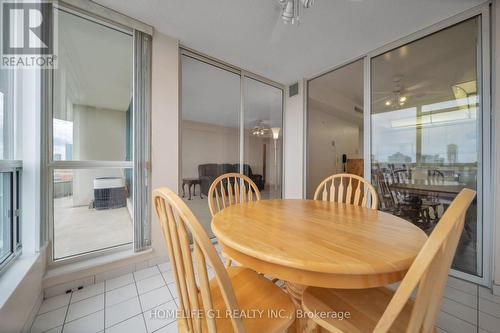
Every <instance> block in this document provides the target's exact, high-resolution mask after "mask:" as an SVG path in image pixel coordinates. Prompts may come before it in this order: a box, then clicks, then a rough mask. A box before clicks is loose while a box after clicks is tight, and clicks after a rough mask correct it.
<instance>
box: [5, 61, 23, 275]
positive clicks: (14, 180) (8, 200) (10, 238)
mask: <svg viewBox="0 0 500 333" xmlns="http://www.w3.org/2000/svg"><path fill="white" fill-rule="evenodd" d="M13 100H14V72H13V70H7V69H0V271H1V270H2V269H3V268H4V267H5V266H6V265H7V264H8V263H9V262H10V261H11V260H12V259H13V258H15V257H16V256H17V255H18V254H19V253H20V252H21V217H20V205H19V202H20V200H19V198H20V195H19V192H20V191H19V189H20V186H19V184H20V180H21V162H20V161H16V160H14V147H15V146H14V102H13Z"/></svg>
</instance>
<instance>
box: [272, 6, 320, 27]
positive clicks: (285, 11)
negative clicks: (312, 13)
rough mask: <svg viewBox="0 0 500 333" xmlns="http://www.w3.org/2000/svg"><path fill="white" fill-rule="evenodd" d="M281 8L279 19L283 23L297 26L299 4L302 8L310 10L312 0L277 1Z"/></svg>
mask: <svg viewBox="0 0 500 333" xmlns="http://www.w3.org/2000/svg"><path fill="white" fill-rule="evenodd" d="M279 3H280V5H281V6H282V12H281V19H282V20H283V22H284V23H291V24H295V23H297V24H299V8H300V5H299V3H302V6H303V7H304V8H311V6H312V5H313V4H314V0H279Z"/></svg>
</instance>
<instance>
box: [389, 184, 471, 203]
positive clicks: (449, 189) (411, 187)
mask: <svg viewBox="0 0 500 333" xmlns="http://www.w3.org/2000/svg"><path fill="white" fill-rule="evenodd" d="M389 187H390V188H393V189H398V190H403V191H405V192H408V193H411V194H419V195H427V194H429V193H435V194H443V195H444V197H446V198H451V199H453V198H454V197H455V196H456V195H457V194H458V193H459V192H460V191H461V190H463V189H464V188H465V187H466V184H463V183H459V182H456V181H448V180H444V181H437V182H430V181H425V180H413V181H411V182H408V183H393V184H390V185H389Z"/></svg>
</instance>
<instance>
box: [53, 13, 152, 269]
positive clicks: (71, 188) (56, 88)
mask: <svg viewBox="0 0 500 333" xmlns="http://www.w3.org/2000/svg"><path fill="white" fill-rule="evenodd" d="M57 10H58V11H59V13H58V20H59V21H58V28H59V37H58V38H59V66H58V68H57V69H55V70H54V71H53V78H52V113H51V119H50V120H49V121H48V122H47V123H48V124H50V128H48V129H47V132H49V133H51V136H50V142H49V143H48V145H49V147H48V151H49V154H48V158H47V160H48V183H49V184H48V187H49V189H50V199H49V200H50V201H49V203H48V205H49V219H50V221H51V228H50V229H51V238H52V260H53V261H57V260H62V259H68V258H73V257H75V256H79V257H81V256H85V255H92V254H95V253H97V252H100V251H102V250H108V249H114V248H117V247H126V248H132V244H134V245H135V249H136V250H138V249H141V248H143V247H145V246H147V245H148V244H147V241H148V239H150V237H149V235H148V234H147V230H146V229H145V228H144V226H143V224H145V223H147V219H148V217H149V213H146V212H145V211H147V210H148V206H147V205H148V204H149V202H148V201H147V195H144V193H148V192H149V188H148V187H147V181H148V172H147V171H148V170H147V169H146V168H147V167H145V165H148V164H147V163H142V161H144V160H143V159H142V158H149V155H148V154H147V153H144V152H145V151H149V138H148V135H149V132H147V131H144V130H143V131H141V132H140V131H138V130H137V128H135V127H134V126H138V128H141V129H147V128H148V127H149V123H148V119H149V118H148V114H149V103H147V102H145V101H147V99H148V96H149V95H148V93H149V88H145V89H141V87H142V84H144V83H145V82H149V79H150V72H149V70H150V67H149V66H150V65H149V63H148V61H149V56H150V51H151V50H150V42H151V38H150V37H145V34H143V33H140V32H137V31H132V30H130V31H129V30H127V29H125V28H122V27H119V26H114V25H112V24H111V23H106V24H104V23H103V22H102V21H98V20H96V21H94V20H91V19H89V17H88V16H80V15H78V13H77V12H75V11H73V10H71V11H66V10H65V9H64V8H58V9H57ZM136 69H139V72H136V73H135V74H134V70H136ZM134 84H135V87H134ZM137 96H140V98H137ZM138 100H140V101H143V103H142V104H140V105H139V104H137V103H136V102H137V101H138ZM143 169H144V170H143ZM138 171H141V172H142V173H141V176H137V172H138ZM137 189H141V191H140V192H137V191H136V190H137ZM146 191H147V192H146ZM137 193H139V194H137ZM137 197H138V198H139V199H141V200H142V201H141V204H137V203H136V199H137ZM137 225H139V227H137ZM137 230H140V231H139V232H140V233H141V234H140V239H139V240H138V239H137V237H136V236H137V233H138V231H137ZM144 230H146V231H145V232H143V231H144Z"/></svg>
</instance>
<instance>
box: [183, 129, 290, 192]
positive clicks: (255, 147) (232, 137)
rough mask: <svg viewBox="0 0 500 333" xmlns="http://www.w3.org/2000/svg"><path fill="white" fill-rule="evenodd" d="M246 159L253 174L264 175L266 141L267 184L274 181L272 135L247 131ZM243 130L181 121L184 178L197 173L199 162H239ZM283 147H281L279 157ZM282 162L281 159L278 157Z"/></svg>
mask: <svg viewBox="0 0 500 333" xmlns="http://www.w3.org/2000/svg"><path fill="white" fill-rule="evenodd" d="M245 139H246V141H245V163H247V164H249V165H250V167H251V168H252V172H253V173H254V174H259V175H263V172H262V167H263V145H264V144H267V148H266V185H274V183H275V181H274V180H275V178H276V175H275V169H274V142H273V140H272V139H271V138H259V137H256V136H253V135H251V134H247V135H246V138H245ZM239 149H240V131H239V129H237V128H230V127H224V126H217V125H212V124H207V123H200V122H194V121H189V120H184V121H182V174H181V176H182V177H183V178H189V177H195V178H197V177H198V165H200V164H206V163H217V164H221V163H229V164H236V163H239V160H240V154H239ZM280 151H281V148H280V147H278V158H279V156H280ZM278 165H279V161H278Z"/></svg>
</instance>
